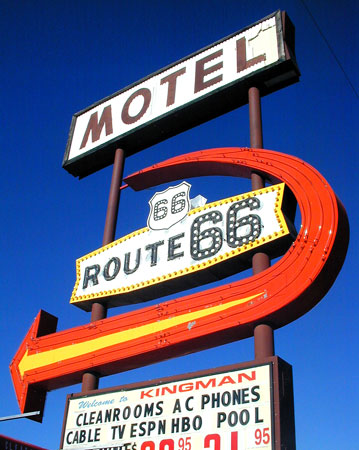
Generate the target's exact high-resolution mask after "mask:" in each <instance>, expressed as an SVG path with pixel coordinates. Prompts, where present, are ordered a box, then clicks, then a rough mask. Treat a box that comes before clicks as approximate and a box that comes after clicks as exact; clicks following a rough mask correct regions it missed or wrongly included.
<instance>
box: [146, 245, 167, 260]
mask: <svg viewBox="0 0 359 450" xmlns="http://www.w3.org/2000/svg"><path fill="white" fill-rule="evenodd" d="M163 244H164V241H158V242H155V243H154V244H148V245H146V247H145V250H151V266H156V265H157V257H158V247H159V246H160V245H163Z"/></svg>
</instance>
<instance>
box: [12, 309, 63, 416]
mask: <svg viewBox="0 0 359 450" xmlns="http://www.w3.org/2000/svg"><path fill="white" fill-rule="evenodd" d="M56 327H57V317H55V316H53V315H51V314H49V313H47V312H46V311H43V310H40V312H39V313H38V315H37V316H36V318H35V320H34V323H33V324H32V326H31V327H30V329H29V331H28V332H27V334H26V336H25V338H24V340H23V342H22V344H21V345H20V347H19V349H18V351H17V352H16V354H15V356H14V358H13V360H12V362H11V364H10V373H11V378H12V382H13V385H14V388H15V394H16V398H17V401H18V404H19V407H20V411H21V412H22V413H27V412H31V411H40V414H39V415H37V416H31V417H29V418H30V419H32V420H35V421H36V422H42V418H43V414H44V407H45V400H46V389H44V388H43V387H41V386H39V385H37V386H36V385H34V384H30V383H29V382H28V380H27V374H26V370H25V371H24V372H22V370H21V366H22V362H23V361H24V360H25V359H26V358H27V355H28V351H29V349H30V348H31V346H32V345H31V344H32V343H33V341H34V340H35V339H37V338H39V337H41V336H45V335H47V334H51V333H54V332H55V331H56Z"/></svg>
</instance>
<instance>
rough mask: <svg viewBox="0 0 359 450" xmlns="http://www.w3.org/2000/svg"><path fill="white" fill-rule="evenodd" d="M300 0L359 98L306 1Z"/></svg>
mask: <svg viewBox="0 0 359 450" xmlns="http://www.w3.org/2000/svg"><path fill="white" fill-rule="evenodd" d="M300 1H301V3H302V5H303V6H304V8H305V9H306V11H307V13H308V15H309V16H310V18H311V19H312V21H313V23H314V25H315V27H316V29H317V30H318V32H319V34H320V35H321V37H322V38H323V41H324V42H325V43H326V45H327V47H328V49H329V51H330V53H331V54H332V56H333V58H334V59H335V61H336V63H337V64H338V66H339V68H340V70H341V71H342V72H343V74H344V77H345V79H346V80H347V82H348V84H349V86H350V87H351V88H352V90H353V92H354V95H355V96H356V97H357V98H359V94H358V92H357V90H356V89H355V86H354V85H353V83H352V82H351V80H350V78H349V76H348V74H347V73H346V71H345V69H344V67H343V66H342V64H341V62H340V61H339V59H338V57H337V55H336V54H335V52H334V50H333V48H332V46H331V45H330V43H329V41H328V39H327V38H326V37H325V35H324V33H323V32H322V30H321V28H320V26H319V24H318V22H317V21H316V20H315V18H314V16H313V14H312V13H311V12H310V10H309V8H308V6H307V5H306V3H305V2H304V0H300Z"/></svg>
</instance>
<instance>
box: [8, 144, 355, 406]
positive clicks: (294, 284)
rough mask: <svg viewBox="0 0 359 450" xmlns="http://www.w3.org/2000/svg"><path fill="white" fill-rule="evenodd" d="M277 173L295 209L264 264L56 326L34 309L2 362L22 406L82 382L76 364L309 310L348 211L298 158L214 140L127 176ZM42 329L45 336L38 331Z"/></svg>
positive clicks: (343, 238)
mask: <svg viewBox="0 0 359 450" xmlns="http://www.w3.org/2000/svg"><path fill="white" fill-rule="evenodd" d="M252 169H255V170H256V171H261V172H263V173H264V174H265V175H266V176H267V177H268V178H270V179H271V180H272V181H274V182H277V181H278V180H281V181H284V182H285V183H286V184H287V186H288V187H289V188H290V189H291V190H292V192H293V193H294V195H295V197H296V199H297V201H298V204H299V207H300V211H301V216H302V227H301V230H300V232H299V234H298V236H297V238H296V240H295V242H294V243H293V245H292V246H291V248H290V249H289V250H288V252H287V253H286V254H285V255H284V256H283V257H282V258H281V259H280V260H279V261H278V262H277V263H276V264H275V265H273V266H272V267H270V268H269V269H267V270H265V271H264V272H262V273H260V274H258V275H255V276H252V277H250V278H247V279H245V280H241V281H238V282H234V283H230V284H227V285H224V286H220V287H216V288H213V289H209V290H206V291H202V292H201V293H199V294H192V295H187V296H184V297H181V298H179V299H175V300H171V301H169V302H163V303H161V304H159V305H154V306H150V307H147V308H143V309H141V310H137V311H134V312H130V313H127V314H122V315H119V316H117V317H113V318H108V319H105V320H101V321H98V322H93V323H91V324H88V325H84V326H80V327H76V328H73V329H70V330H65V331H61V332H58V333H55V332H54V331H55V329H56V326H55V327H54V322H55V319H54V318H53V316H50V315H47V313H44V312H41V313H40V314H39V316H38V317H37V318H36V320H35V323H34V325H33V327H32V328H31V329H30V331H29V333H28V334H27V336H26V338H25V340H24V342H23V344H22V345H21V346H20V348H19V350H18V352H17V354H16V355H15V357H14V360H13V362H12V364H11V366H10V370H11V375H12V378H13V382H14V386H15V390H16V394H17V398H18V402H19V405H20V409H21V411H22V412H27V411H30V409H29V408H32V410H38V409H41V408H43V403H44V399H45V394H46V391H48V390H51V389H56V388H59V387H63V386H66V385H70V384H74V383H78V382H80V381H81V377H82V373H83V372H84V371H88V370H93V371H95V372H97V373H98V374H99V375H100V376H105V375H110V374H113V373H118V372H121V371H125V370H129V369H132V368H135V367H141V366H144V365H146V364H150V363H154V362H158V361H162V360H165V359H168V358H173V357H176V356H180V355H183V354H186V353H189V352H194V351H198V350H202V349H205V348H209V347H213V346H216V345H220V344H223V343H226V342H230V341H233V340H238V339H243V338H246V337H249V336H251V335H253V328H254V326H255V325H256V324H257V323H263V322H264V321H265V322H270V323H271V325H272V326H273V327H274V328H278V327H280V326H283V325H285V324H287V323H289V322H291V321H292V320H295V319H296V318H297V317H299V316H300V315H302V314H304V313H305V312H306V311H308V310H309V309H310V308H312V307H313V306H314V305H315V304H316V303H317V302H318V301H319V300H320V299H321V298H322V297H323V296H324V295H325V293H326V292H327V290H328V289H329V288H330V286H331V285H332V283H333V282H334V280H335V278H336V276H337V275H338V273H339V270H340V268H341V265H342V264H343V262H344V258H345V254H346V249H347V245H348V237H349V228H348V221H347V217H346V213H345V210H344V208H343V207H342V205H341V203H340V202H339V201H338V200H337V198H336V196H335V194H334V192H333V191H332V189H331V188H330V186H329V185H328V184H327V182H326V181H325V179H324V178H323V177H322V176H321V175H320V174H319V173H318V172H317V171H316V170H315V169H313V168H312V167H311V166H309V165H308V164H306V163H305V162H304V161H301V160H299V159H298V158H294V157H292V156H289V155H284V154H280V153H277V152H273V151H268V150H257V149H256V150H254V149H242V148H220V149H213V150H205V151H201V152H196V153H190V154H187V155H183V156H180V157H176V158H172V159H170V160H168V161H165V162H163V163H160V164H157V165H155V166H152V167H150V168H148V169H144V170H142V171H140V172H138V173H136V174H134V175H131V176H130V177H127V179H126V181H127V183H128V184H129V185H130V186H132V187H133V188H134V189H136V190H137V189H142V188H145V187H148V186H154V185H157V184H161V183H163V182H168V181H173V180H175V179H178V178H185V177H191V176H198V175H199V174H200V175H231V176H249V174H250V172H251V170H252ZM46 324H49V325H48V330H47V332H50V333H52V334H48V335H44V334H46V330H45V328H44V326H45V327H46Z"/></svg>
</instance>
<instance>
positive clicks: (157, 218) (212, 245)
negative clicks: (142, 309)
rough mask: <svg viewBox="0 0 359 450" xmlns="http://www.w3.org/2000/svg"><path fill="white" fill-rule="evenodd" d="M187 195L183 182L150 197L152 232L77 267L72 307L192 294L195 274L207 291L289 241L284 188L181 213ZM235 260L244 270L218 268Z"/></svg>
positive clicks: (134, 236)
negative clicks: (255, 254) (259, 252)
mask: <svg viewBox="0 0 359 450" xmlns="http://www.w3.org/2000/svg"><path fill="white" fill-rule="evenodd" d="M189 187H190V185H189V184H188V183H186V182H183V183H181V184H180V185H178V186H174V187H172V188H169V189H167V190H166V191H163V192H160V193H157V194H155V195H154V196H153V198H152V199H151V200H150V207H151V209H150V214H149V219H148V223H149V225H150V227H151V228H148V227H146V228H142V229H140V230H137V231H135V232H133V233H131V234H130V235H127V236H124V237H122V238H120V239H118V240H117V241H114V242H112V243H111V244H108V245H106V246H104V247H102V248H100V249H98V250H96V251H94V252H92V253H90V254H88V255H86V256H84V257H82V258H80V259H78V260H77V261H76V273H77V280H76V283H75V287H74V290H73V293H72V297H71V303H73V304H76V305H77V306H79V307H82V308H85V309H86V308H87V307H88V305H89V304H90V302H91V301H93V300H94V299H96V298H105V297H108V300H110V297H111V301H112V304H110V306H116V305H117V304H125V303H126V302H132V301H135V302H139V301H145V300H148V299H150V298H151V295H153V294H155V296H156V298H157V297H160V296H162V295H166V294H167V293H173V292H178V291H179V290H184V289H188V288H190V287H191V283H192V278H193V277H192V275H194V274H197V277H198V275H199V274H201V275H202V277H201V279H200V281H197V282H198V284H199V283H200V284H204V283H208V282H210V281H213V279H218V277H220V276H221V277H222V278H223V277H224V276H227V275H228V273H227V272H228V271H229V270H231V271H232V273H236V272H240V271H241V270H243V269H244V268H246V267H247V266H246V264H247V263H245V262H244V260H245V261H247V259H248V257H247V254H248V252H250V251H252V250H254V249H255V248H257V247H259V246H263V245H273V243H274V242H275V241H276V240H278V239H280V238H283V237H288V236H289V230H288V227H287V224H286V221H285V219H284V216H283V213H282V211H281V206H282V200H283V194H284V188H285V185H284V183H281V184H278V185H274V186H269V187H267V188H263V189H261V190H258V191H252V192H248V193H245V194H242V195H238V196H234V197H230V198H226V199H223V200H218V201H216V202H213V203H209V204H207V205H204V206H202V207H198V208H195V209H192V210H190V211H188V212H187V210H188V208H189V200H188V195H189V194H188V191H189ZM282 247H283V246H282ZM285 250H286V248H283V251H285ZM233 258H237V259H238V261H240V260H243V262H242V265H241V264H236V265H233V264H231V266H228V267H226V271H227V272H226V271H225V270H224V264H226V262H227V261H229V260H232V259H233ZM233 271H234V272H233ZM219 273H221V275H219ZM214 274H215V275H214ZM213 277H215V278H213ZM179 279H180V280H181V282H180V283H178V280H179ZM197 280H199V279H197ZM153 288H155V290H154V289H153ZM151 289H153V290H152V291H151ZM162 289H163V291H162ZM133 294H135V300H132V297H131V296H132V295H133Z"/></svg>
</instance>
